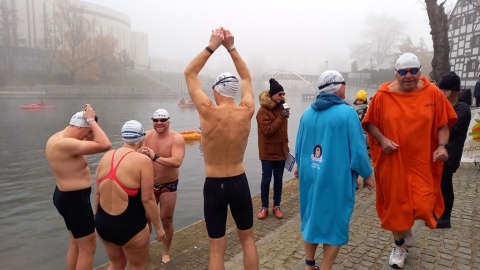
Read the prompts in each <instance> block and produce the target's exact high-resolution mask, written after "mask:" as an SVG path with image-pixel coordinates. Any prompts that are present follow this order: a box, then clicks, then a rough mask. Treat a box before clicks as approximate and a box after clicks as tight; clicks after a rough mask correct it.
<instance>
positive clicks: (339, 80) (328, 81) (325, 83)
mask: <svg viewBox="0 0 480 270" xmlns="http://www.w3.org/2000/svg"><path fill="white" fill-rule="evenodd" d="M315 84H316V86H317V88H318V90H319V93H320V94H321V93H333V92H335V91H337V90H338V89H340V87H342V85H345V79H344V78H343V76H342V74H340V72H338V71H336V70H325V71H324V72H323V73H322V74H321V75H320V77H318V79H317V82H316V83H315Z"/></svg>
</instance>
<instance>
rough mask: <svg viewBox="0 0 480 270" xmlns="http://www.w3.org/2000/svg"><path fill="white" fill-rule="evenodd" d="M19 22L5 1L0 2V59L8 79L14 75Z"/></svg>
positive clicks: (19, 42) (18, 40)
mask: <svg viewBox="0 0 480 270" xmlns="http://www.w3.org/2000/svg"><path fill="white" fill-rule="evenodd" d="M19 21H20V20H19V18H18V17H17V13H16V11H15V10H14V9H12V8H10V7H9V5H8V4H7V1H6V0H0V59H1V61H2V67H3V69H4V70H5V71H6V73H7V74H6V75H7V77H10V78H11V77H12V76H13V75H14V71H15V63H16V62H17V58H18V49H19V45H20V44H21V40H20V37H19V34H18V30H17V25H18V24H19Z"/></svg>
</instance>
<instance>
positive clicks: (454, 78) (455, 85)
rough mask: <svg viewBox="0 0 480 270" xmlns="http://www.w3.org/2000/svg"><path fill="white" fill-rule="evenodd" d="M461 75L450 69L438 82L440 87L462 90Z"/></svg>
mask: <svg viewBox="0 0 480 270" xmlns="http://www.w3.org/2000/svg"><path fill="white" fill-rule="evenodd" d="M460 84H461V83H460V77H458V75H457V74H456V73H455V72H454V71H450V72H448V73H447V74H445V75H443V76H442V78H441V79H440V82H438V88H440V89H444V90H452V91H460Z"/></svg>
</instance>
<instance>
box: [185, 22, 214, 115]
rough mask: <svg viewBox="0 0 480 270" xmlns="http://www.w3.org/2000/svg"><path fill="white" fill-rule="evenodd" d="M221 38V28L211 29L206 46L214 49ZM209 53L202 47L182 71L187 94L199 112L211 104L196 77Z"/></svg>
mask: <svg viewBox="0 0 480 270" xmlns="http://www.w3.org/2000/svg"><path fill="white" fill-rule="evenodd" d="M222 40H223V31H222V30H221V28H217V29H215V30H212V34H211V36H210V41H209V42H208V47H209V48H210V49H212V50H213V51H215V50H217V49H218V47H219V46H220V45H221V44H222ZM211 55H212V54H211V53H210V52H209V51H207V50H206V49H202V51H201V52H200V53H199V54H197V56H195V57H194V58H193V60H192V61H191V62H190V63H189V64H188V66H187V67H186V68H185V71H184V75H185V80H186V82H187V89H188V94H189V95H190V98H191V100H192V102H193V104H194V105H195V107H196V108H197V110H198V112H199V113H200V114H202V113H203V112H205V111H206V110H207V109H208V107H209V106H211V105H212V104H213V102H212V101H211V100H210V98H209V97H208V96H207V95H206V94H205V93H204V92H203V90H202V84H201V83H200V79H199V78H198V73H200V71H201V70H202V69H203V67H204V66H205V64H206V63H207V61H208V59H209V58H210V56H211Z"/></svg>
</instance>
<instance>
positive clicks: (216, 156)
mask: <svg viewBox="0 0 480 270" xmlns="http://www.w3.org/2000/svg"><path fill="white" fill-rule="evenodd" d="M252 117H253V109H252V108H249V107H245V106H242V105H240V106H237V105H235V104H233V103H232V104H230V103H229V104H225V105H221V106H215V105H213V103H212V104H211V105H210V106H209V108H208V110H206V111H205V112H204V113H203V114H201V115H200V125H201V127H202V149H203V155H204V159H205V172H206V176H207V177H228V176H235V175H239V174H241V173H244V172H245V167H244V165H243V157H244V154H245V148H246V146H247V142H248V136H249V135H250V129H251V119H252Z"/></svg>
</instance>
